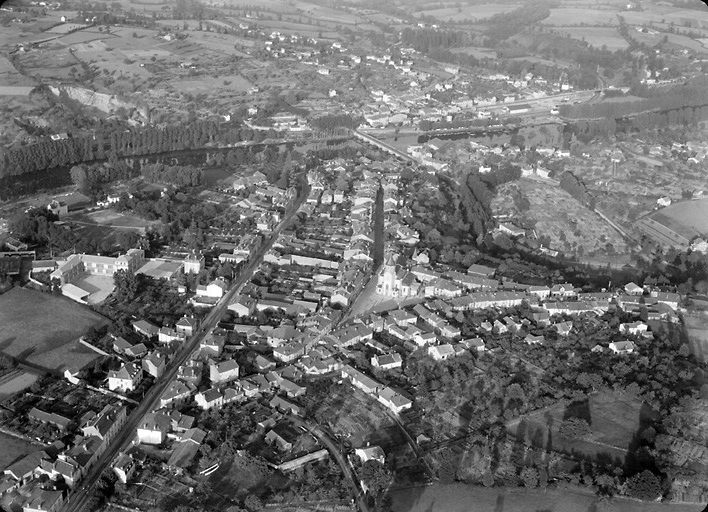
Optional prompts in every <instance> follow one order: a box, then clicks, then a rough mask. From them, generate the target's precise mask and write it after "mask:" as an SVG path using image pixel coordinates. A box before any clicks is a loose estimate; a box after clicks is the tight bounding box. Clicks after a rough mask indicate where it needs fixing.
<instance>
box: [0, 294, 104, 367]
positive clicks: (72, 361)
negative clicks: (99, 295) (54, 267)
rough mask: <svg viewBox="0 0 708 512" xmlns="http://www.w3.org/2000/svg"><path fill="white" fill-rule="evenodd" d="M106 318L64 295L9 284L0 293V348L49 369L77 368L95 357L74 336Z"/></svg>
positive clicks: (101, 323) (101, 322) (102, 322)
mask: <svg viewBox="0 0 708 512" xmlns="http://www.w3.org/2000/svg"><path fill="white" fill-rule="evenodd" d="M105 323H106V321H105V320H104V319H103V318H101V317H100V316H99V315H97V314H96V313H94V312H92V311H91V310H89V309H88V308H85V307H83V306H80V305H79V304H77V303H75V302H72V301H71V300H69V299H66V298H64V297H57V296H54V295H50V294H46V293H40V292H35V291H32V290H27V289H24V288H13V289H12V290H10V291H9V292H7V293H4V294H2V295H0V325H2V326H3V331H2V334H0V351H2V352H3V353H5V354H8V355H10V356H12V357H16V358H18V359H20V360H26V361H27V362H29V363H32V364H37V365H39V366H41V367H43V368H47V369H50V370H60V369H62V368H65V367H69V368H72V369H80V368H83V367H84V366H86V365H87V364H89V363H90V362H91V361H93V360H94V359H96V357H97V356H98V355H97V354H96V353H95V352H93V351H91V350H90V349H88V348H85V347H83V346H82V345H79V344H78V343H77V342H76V340H77V338H79V337H80V336H81V335H83V334H84V333H85V332H86V330H87V329H88V328H89V327H91V326H98V325H103V324H105Z"/></svg>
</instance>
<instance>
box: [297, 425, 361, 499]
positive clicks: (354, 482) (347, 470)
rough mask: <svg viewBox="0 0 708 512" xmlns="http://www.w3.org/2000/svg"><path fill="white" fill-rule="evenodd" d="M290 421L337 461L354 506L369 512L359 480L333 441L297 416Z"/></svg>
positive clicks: (318, 428) (317, 428) (315, 426)
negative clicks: (306, 432)
mask: <svg viewBox="0 0 708 512" xmlns="http://www.w3.org/2000/svg"><path fill="white" fill-rule="evenodd" d="M292 421H293V423H294V424H295V425H297V426H299V427H303V428H305V429H307V430H308V431H309V432H310V433H311V434H312V435H313V436H315V437H316V438H317V440H318V441H319V442H320V443H322V445H323V446H324V447H325V448H327V450H328V451H329V453H330V455H332V457H334V460H336V461H337V464H339V467H340V468H341V469H342V473H343V474H344V478H345V479H346V481H347V485H349V489H350V491H351V492H352V495H353V496H354V498H355V499H356V504H357V507H358V508H359V511H360V512H369V506H368V505H367V504H366V495H365V494H364V493H363V492H362V490H361V488H360V487H359V479H358V478H357V477H356V475H355V474H354V470H353V469H352V467H351V466H350V465H349V463H348V462H347V459H346V458H345V457H344V454H343V453H342V452H341V451H340V450H339V448H337V445H336V444H335V443H334V441H332V439H331V438H330V437H329V436H328V435H327V434H326V433H325V432H324V431H323V430H322V429H321V428H320V427H319V426H317V425H313V424H312V423H309V422H307V421H305V420H303V419H301V418H298V417H297V416H292Z"/></svg>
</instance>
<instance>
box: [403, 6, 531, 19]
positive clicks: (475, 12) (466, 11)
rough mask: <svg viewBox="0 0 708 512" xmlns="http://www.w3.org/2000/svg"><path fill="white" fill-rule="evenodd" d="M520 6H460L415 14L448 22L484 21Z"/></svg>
mask: <svg viewBox="0 0 708 512" xmlns="http://www.w3.org/2000/svg"><path fill="white" fill-rule="evenodd" d="M519 5H520V4H507V3H498V4H479V5H461V6H460V7H459V8H458V7H455V6H452V7H446V8H443V9H430V10H423V11H419V12H417V13H416V14H418V15H421V16H433V17H434V18H437V19H439V20H442V21H450V20H484V19H487V18H491V17H492V16H494V15H496V14H501V13H503V12H509V11H513V10H514V9H516V8H517V7H519Z"/></svg>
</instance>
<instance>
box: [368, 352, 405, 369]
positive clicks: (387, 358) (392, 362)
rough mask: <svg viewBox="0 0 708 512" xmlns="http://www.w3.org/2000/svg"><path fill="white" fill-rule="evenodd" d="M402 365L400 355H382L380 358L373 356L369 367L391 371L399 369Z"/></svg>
mask: <svg viewBox="0 0 708 512" xmlns="http://www.w3.org/2000/svg"><path fill="white" fill-rule="evenodd" d="M402 365H403V358H402V357H401V354H398V353H393V354H383V355H380V356H374V357H372V358H371V366H374V367H376V368H382V369H384V370H392V369H394V368H400V367H401V366H402Z"/></svg>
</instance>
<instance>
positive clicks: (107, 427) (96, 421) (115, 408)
mask: <svg viewBox="0 0 708 512" xmlns="http://www.w3.org/2000/svg"><path fill="white" fill-rule="evenodd" d="M126 417H127V409H126V408H125V407H123V406H122V405H110V404H109V405H106V406H105V407H104V408H103V409H101V411H100V412H99V413H98V414H95V415H93V416H91V417H89V418H88V419H87V420H86V421H85V422H84V424H83V425H82V426H81V433H82V434H83V435H84V436H86V437H96V438H98V439H100V440H101V441H103V442H104V446H105V445H106V443H108V442H110V441H111V439H112V438H113V436H114V435H115V434H116V432H118V430H120V429H121V427H122V426H123V423H124V422H125V419H126Z"/></svg>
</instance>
